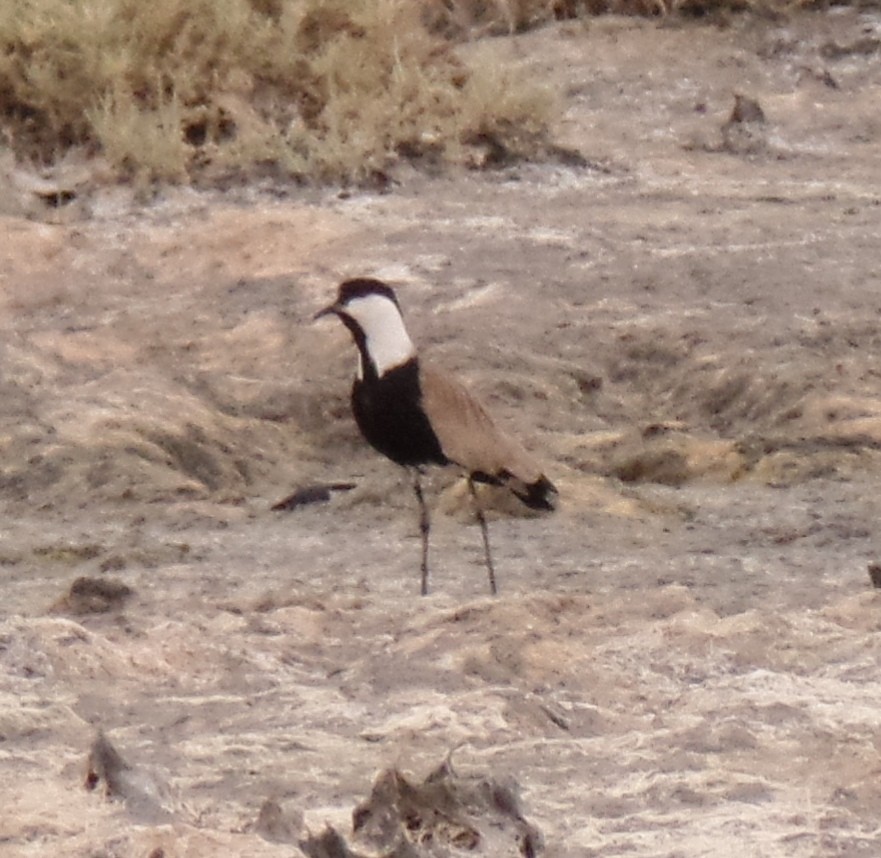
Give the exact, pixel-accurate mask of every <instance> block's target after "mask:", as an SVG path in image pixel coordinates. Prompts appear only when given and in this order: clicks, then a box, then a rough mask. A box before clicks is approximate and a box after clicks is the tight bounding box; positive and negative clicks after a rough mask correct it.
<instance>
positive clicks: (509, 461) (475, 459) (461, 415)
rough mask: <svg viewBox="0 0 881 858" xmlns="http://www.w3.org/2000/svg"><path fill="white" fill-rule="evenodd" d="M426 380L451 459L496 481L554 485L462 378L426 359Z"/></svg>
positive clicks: (430, 410) (426, 394) (434, 421)
mask: <svg viewBox="0 0 881 858" xmlns="http://www.w3.org/2000/svg"><path fill="white" fill-rule="evenodd" d="M420 386H421V389H422V407H423V408H424V410H425V413H426V414H427V415H428V419H429V420H430V421H431V426H432V428H433V429H434V432H435V434H436V435H437V439H438V441H440V445H441V449H442V450H443V451H444V455H445V456H446V457H447V458H448V459H450V460H451V461H452V462H455V463H456V464H457V465H461V466H462V467H463V468H465V469H466V470H467V471H468V472H469V473H471V474H475V473H476V474H484V475H485V476H486V477H489V478H490V479H492V480H494V481H495V480H498V481H499V482H501V483H512V482H515V483H517V482H519V483H522V484H523V487H525V488H527V489H528V487H530V486H533V485H535V484H537V483H541V484H542V485H547V487H548V488H549V489H551V490H552V489H553V486H551V484H550V482H549V481H548V480H547V479H546V478H545V477H544V475H543V474H542V468H541V465H540V464H539V463H538V462H537V461H536V459H535V458H534V457H533V456H532V455H531V454H530V453H529V452H528V451H527V450H526V449H525V448H524V447H523V446H522V445H521V444H520V442H519V441H517V440H516V439H515V438H512V437H511V436H510V435H507V434H505V433H504V432H502V431H501V430H500V429H499V428H498V427H497V426H496V425H495V423H494V422H493V419H492V418H491V417H490V416H489V414H488V413H487V411H486V409H485V408H484V407H483V405H482V404H481V403H480V401H479V400H478V399H476V398H475V397H474V396H472V394H471V393H469V392H468V390H467V389H466V388H465V387H464V386H463V385H462V384H460V383H459V382H458V381H456V380H455V379H454V378H451V377H450V376H449V375H447V374H445V373H441V372H439V371H438V370H436V369H434V368H433V367H432V366H430V365H425V364H422V363H421V362H420ZM511 487H512V489H514V491H515V492H517V494H520V492H519V491H517V488H516V487H515V486H514V485H512V486H511Z"/></svg>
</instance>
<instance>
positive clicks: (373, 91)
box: [0, 0, 551, 181]
mask: <svg viewBox="0 0 881 858" xmlns="http://www.w3.org/2000/svg"><path fill="white" fill-rule="evenodd" d="M423 11H424V10H423V7H422V5H421V3H419V2H414V0H150V2H149V3H145V2H143V0H40V2H30V0H6V2H4V3H2V4H0V127H2V131H3V134H4V136H5V138H6V140H7V142H8V145H9V146H10V148H11V149H12V150H13V151H14V152H15V154H16V156H17V157H18V158H20V159H24V160H30V161H35V162H39V163H48V162H52V161H53V160H55V159H58V158H59V157H61V156H62V155H64V154H65V153H66V152H68V151H69V150H71V149H72V148H82V149H84V150H85V151H86V152H87V153H89V154H96V155H97V154H103V156H104V157H105V158H106V160H107V161H108V162H109V163H110V164H111V165H112V166H113V167H114V168H115V169H116V170H117V172H118V173H119V174H121V175H123V176H127V177H134V178H136V179H139V180H141V181H150V180H154V179H160V180H172V181H185V180H193V179H196V180H209V181H210V180H216V179H217V178H218V177H221V176H225V175H229V174H230V173H242V172H246V173H247V172H253V171H254V170H271V171H273V172H279V173H281V174H285V175H288V176H294V177H303V178H313V179H317V180H333V181H339V180H363V179H365V178H368V177H370V176H374V175H377V174H382V172H383V171H385V170H386V169H388V167H389V165H390V164H392V163H394V162H395V160H397V159H400V158H402V157H407V158H429V159H432V160H433V161H438V162H444V161H460V162H461V161H468V160H469V159H470V160H474V159H475V158H476V160H477V161H481V157H479V156H477V155H475V149H477V150H479V151H490V150H492V152H497V151H498V149H499V147H501V149H502V151H504V152H505V153H506V154H508V155H511V156H512V157H513V156H528V155H532V154H536V152H537V151H538V150H540V149H541V147H542V145H544V144H543V141H544V140H545V139H546V135H547V128H548V121H549V116H550V113H551V102H550V99H549V98H548V97H547V96H546V95H545V94H543V93H542V92H541V91H539V90H538V89H537V88H536V87H535V86H533V85H527V84H525V83H524V82H523V81H516V80H514V79H513V78H512V77H511V75H509V74H507V73H504V72H502V71H501V70H499V69H492V68H471V67H468V66H466V65H464V64H463V63H462V62H461V61H460V60H459V59H458V58H457V57H456V55H455V53H454V52H453V50H452V48H451V47H450V44H449V43H448V42H447V41H446V40H444V39H443V38H442V36H440V35H439V34H437V33H432V32H430V31H429V30H428V29H427V28H426V26H425V20H424V18H423ZM481 147H482V148H481ZM493 147H495V148H493ZM484 160H485V159H484Z"/></svg>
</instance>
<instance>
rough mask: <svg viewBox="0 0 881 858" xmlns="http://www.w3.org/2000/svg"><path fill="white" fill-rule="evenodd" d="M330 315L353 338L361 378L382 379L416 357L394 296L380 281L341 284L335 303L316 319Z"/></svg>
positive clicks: (357, 281) (350, 281) (369, 279)
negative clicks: (341, 324) (334, 317)
mask: <svg viewBox="0 0 881 858" xmlns="http://www.w3.org/2000/svg"><path fill="white" fill-rule="evenodd" d="M330 315H335V316H338V317H339V319H340V321H341V322H342V323H343V324H344V325H345V326H346V327H347V328H348V329H349V332H350V333H351V334H352V338H353V339H354V340H355V345H357V346H358V351H359V352H360V353H361V377H364V376H368V375H370V374H371V373H375V375H376V376H378V377H381V376H383V375H384V374H385V373H386V372H388V370H390V369H394V368H395V367H396V366H400V365H401V364H404V363H406V362H407V361H408V360H411V359H412V358H414V357H416V347H415V346H414V345H413V341H412V340H411V339H410V336H409V334H408V333H407V329H406V328H405V327H404V319H403V316H402V315H401V308H400V305H399V304H398V299H397V296H396V295H395V293H394V290H393V289H392V288H391V286H388V285H387V284H385V283H383V282H382V281H381V280H374V279H372V278H368V277H359V278H357V279H355V280H346V281H345V282H344V283H342V284H340V287H339V291H338V292H337V297H336V300H335V301H334V302H333V303H332V304H330V305H328V306H327V307H325V308H324V309H323V310H320V311H319V312H318V313H316V314H315V318H316V319H320V318H323V317H324V316H330Z"/></svg>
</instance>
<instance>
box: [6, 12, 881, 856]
mask: <svg viewBox="0 0 881 858" xmlns="http://www.w3.org/2000/svg"><path fill="white" fill-rule="evenodd" d="M469 50H473V51H482V52H489V53H491V54H493V55H495V56H496V60H495V61H498V62H506V63H507V62H520V63H524V64H527V65H528V66H530V67H531V68H532V69H533V71H534V74H535V75H536V76H538V77H540V78H541V79H543V80H547V82H548V85H549V86H550V87H552V88H553V89H554V90H555V91H556V93H557V95H558V97H559V98H560V99H561V101H562V103H563V105H564V109H565V118H564V121H563V123H562V125H561V128H560V130H559V137H560V140H561V143H563V144H564V145H566V146H570V147H574V148H577V149H578V150H579V151H580V152H581V153H582V154H583V155H584V157H585V159H586V160H587V165H586V166H581V167H579V166H567V165H562V164H558V165H525V166H518V167H513V168H508V169H505V170H502V171H500V172H496V173H483V174H462V175H457V176H447V177H437V178H426V177H424V176H420V175H418V174H416V173H412V174H410V173H402V174H401V175H400V176H399V177H398V178H399V184H398V185H397V186H396V187H395V188H394V191H393V192H392V193H390V194H385V195H375V194H370V193H360V192H359V193H352V194H349V195H338V194H336V193H332V192H301V191H296V192H294V191H290V192H283V191H278V190H277V189H276V190H275V191H274V192H273V191H272V189H267V188H261V189H251V190H236V191H230V192H228V193H226V194H217V193H215V194H210V195H208V194H197V193H195V192H185V191H180V192H173V193H169V194H167V195H166V196H165V197H164V198H163V199H162V200H159V201H157V202H156V203H155V204H154V205H151V206H150V207H148V208H147V209H146V210H144V209H141V208H139V207H138V206H136V205H135V204H134V203H133V202H132V201H131V200H130V198H129V197H128V196H127V194H126V192H124V191H120V190H118V191H104V192H101V193H95V194H93V195H91V196H86V197H82V198H78V199H77V200H76V201H74V202H73V203H71V204H70V205H69V206H67V207H66V208H62V209H58V210H57V211H54V212H52V213H50V214H48V215H46V216H44V217H43V218H42V219H34V218H33V217H27V216H25V215H26V214H27V213H28V212H31V213H32V212H33V211H34V205H35V203H34V201H33V199H31V198H30V197H29V196H28V194H29V193H30V191H29V190H28V187H29V186H28V183H27V181H23V180H22V178H21V176H20V175H19V176H16V175H8V176H7V179H8V187H7V193H6V195H5V199H6V204H5V206H4V208H5V210H6V212H7V214H6V215H5V216H3V218H2V221H0V229H2V231H3V235H4V241H3V242H2V243H0V278H2V280H0V282H2V292H0V326H2V334H0V450H2V458H0V503H2V516H3V529H2V541H0V574H2V593H3V600H2V614H0V665H2V674H0V695H2V696H0V755H2V766H0V805H2V807H3V812H2V814H0V844H2V850H0V851H2V853H3V855H8V856H36V855H39V856H50V855H65V856H71V855H76V856H95V858H97V856H148V855H151V856H154V858H159V856H161V855H165V856H184V855H186V856H209V855H210V856H214V855H249V856H252V855H253V856H258V855H267V856H268V855H291V854H296V853H297V850H298V848H299V847H298V846H297V843H298V842H300V841H302V842H303V843H306V848H308V849H310V850H311V854H313V855H317V854H322V855H324V854H344V852H342V851H339V849H338V851H337V852H333V851H332V850H331V849H330V848H329V847H328V846H327V843H324V846H322V847H321V848H323V849H324V850H325V851H324V852H321V851H320V849H319V847H317V846H315V842H316V841H315V840H313V841H311V843H310V842H308V841H307V839H304V837H305V835H304V832H305V831H307V830H308V831H309V832H312V834H313V835H318V834H320V833H321V832H322V831H324V830H325V826H326V825H331V826H333V827H334V828H335V829H336V831H338V832H339V833H340V834H342V835H344V836H345V837H346V838H348V839H350V842H351V843H352V844H353V846H352V848H353V849H355V850H356V851H357V852H358V853H359V854H367V853H369V852H370V851H371V849H373V850H374V851H377V850H378V851H382V849H381V848H380V847H379V846H378V845H377V842H373V844H372V845H371V842H370V840H369V838H367V837H364V836H362V835H359V836H354V837H353V836H352V832H351V828H352V811H353V809H354V808H355V807H356V805H358V803H359V802H361V801H362V800H363V799H364V798H365V797H366V796H367V795H368V794H369V793H370V790H371V784H372V782H373V780H374V778H375V777H376V776H377V774H378V773H379V772H380V771H381V770H385V769H388V768H390V767H397V768H399V769H400V770H401V771H403V772H405V773H406V774H407V777H408V778H412V779H413V781H414V782H419V781H421V780H422V779H423V778H425V777H426V776H427V775H428V774H429V773H430V772H431V771H432V770H434V769H435V768H436V767H437V766H438V765H439V764H441V763H442V762H443V760H444V759H445V757H446V756H447V754H449V753H450V752H451V751H452V750H453V749H455V752H454V754H453V758H452V765H453V768H454V769H455V771H456V772H458V773H459V774H460V775H461V776H462V777H463V778H466V779H467V778H468V777H474V778H491V779H494V780H496V781H498V782H499V783H504V784H511V783H514V782H516V783H517V784H518V785H519V791H520V795H521V800H522V815H523V816H524V817H525V818H526V820H528V821H529V823H530V824H531V825H533V826H535V827H537V829H538V830H539V831H540V832H541V835H542V837H543V839H544V844H545V847H544V849H545V854H547V855H550V856H591V855H596V856H599V855H602V856H613V855H634V856H637V855H638V856H719V855H733V854H741V855H750V856H768V858H783V856H819V855H823V856H827V855H828V856H832V855H834V856H853V858H855V856H874V855H878V854H881V829H879V823H878V806H879V801H881V777H879V775H881V757H879V753H881V747H879V735H881V733H879V726H881V711H879V700H881V686H879V667H881V665H879V661H881V655H879V653H881V596H879V595H878V594H877V591H875V590H873V588H872V586H871V584H870V581H869V575H868V574H867V569H868V567H869V566H870V565H871V564H873V563H874V562H875V561H876V560H877V559H878V557H879V545H878V540H877V537H876V535H875V525H876V522H877V520H878V515H879V505H881V499H879V494H878V492H877V485H878V479H879V475H881V374H879V369H878V363H877V355H878V351H879V337H881V335H879V333H878V322H879V314H881V296H879V293H878V283H879V261H878V260H879V254H878V247H879V231H881V191H879V188H881V161H879V159H878V147H879V143H881V117H879V114H878V104H879V98H881V66H879V64H878V53H879V50H881V17H879V16H878V14H877V13H868V12H867V13H863V14H858V13H856V12H855V11H853V10H844V11H839V10H833V11H831V12H829V13H823V14H813V15H805V16H803V17H794V18H792V19H789V20H779V21H768V20H753V21H750V20H744V21H736V22H734V23H733V24H731V25H726V26H716V25H707V24H700V25H698V24H688V23H675V22H674V23H663V22H662V23H660V24H658V23H655V22H643V21H635V20H627V19H614V18H610V19H604V20H598V21H592V22H590V24H589V25H587V26H582V25H581V24H574V25H573V24H570V25H564V26H558V27H553V28H550V29H547V30H544V31H541V32H537V33H533V34H528V35H525V36H522V37H518V38H515V39H500V40H496V41H490V42H484V43H480V44H477V45H474V46H471V47H470V48H469ZM735 92H739V93H744V94H745V95H748V96H750V97H751V98H753V99H756V100H757V101H758V102H759V104H760V105H761V107H762V110H763V112H764V114H765V117H766V122H765V123H751V124H749V125H748V126H747V127H743V128H733V129H732V126H730V125H729V126H727V130H726V131H725V133H724V134H723V126H724V125H725V122H726V120H727V119H728V117H729V114H730V112H731V109H732V105H733V103H734V99H733V94H734V93H735ZM734 132H737V133H734ZM741 132H743V133H741ZM31 190H33V188H32V187H31ZM358 274H372V275H377V276H381V277H384V278H387V279H389V280H390V281H392V282H394V283H395V285H396V286H397V287H398V290H399V295H400V297H401V300H402V302H403V304H404V307H405V310H406V311H407V314H408V318H409V321H410V326H411V329H412V331H413V333H414V334H415V335H416V337H417V338H418V340H419V342H420V343H421V344H422V345H423V347H424V349H425V351H426V352H427V353H430V354H431V355H432V357H433V358H434V359H435V360H436V361H438V362H440V363H443V364H445V365H446V366H448V367H449V368H451V369H453V370H455V371H457V372H459V373H460V374H461V375H462V376H463V377H465V378H466V379H467V380H468V381H469V383H471V384H472V386H473V387H474V388H475V389H476V390H478V391H480V393H481V394H482V395H483V396H484V398H485V399H486V400H487V401H488V402H489V403H490V405H491V407H492V408H493V410H494V411H495V413H496V414H497V415H498V416H499V418H500V420H502V421H503V422H504V423H505V424H506V425H507V426H509V427H510V428H511V429H512V430H514V431H517V432H519V433H520V434H521V435H522V436H523V437H524V439H525V440H526V441H527V443H528V444H529V446H531V447H532V448H533V449H534V450H535V451H537V452H538V453H539V454H540V455H541V456H542V457H543V458H544V459H545V460H546V461H547V463H548V472H549V474H550V475H551V476H552V478H553V479H554V480H555V482H556V483H557V484H558V486H559V488H560V490H561V495H562V508H561V509H560V511H559V512H557V513H556V514H554V515H552V516H548V517H541V518H512V517H509V516H506V515H498V516H497V517H496V518H495V520H494V521H493V522H492V523H491V534H492V539H493V545H494V549H495V554H496V560H497V566H498V575H499V581H500V589H501V593H500V595H499V597H498V598H496V599H491V598H489V597H488V596H487V595H486V581H485V575H484V570H483V568H482V565H481V557H482V553H481V545H480V536H479V532H478V530H477V528H476V527H475V526H473V523H472V522H471V521H470V517H469V515H468V513H467V509H466V507H465V505H464V492H463V489H462V486H461V485H460V484H457V483H456V482H455V480H454V479H453V478H452V477H451V476H444V475H440V476H439V477H438V478H437V479H435V480H434V483H433V487H432V496H433V497H434V498H435V503H436V506H437V508H438V513H437V515H436V516H435V518H436V530H435V537H434V579H433V583H434V592H433V594H432V595H430V596H429V597H427V598H424V599H420V598H419V597H418V596H417V593H418V570H417V564H418V552H419V542H418V531H417V528H416V518H415V510H414V503H413V499H412V497H411V493H410V489H409V487H408V485H407V482H406V480H405V479H403V478H402V475H401V474H399V473H398V472H397V471H396V469H395V468H394V466H392V465H390V464H389V463H387V462H384V461H383V460H381V459H380V458H379V457H378V456H376V455H375V454H373V453H372V452H371V451H370V450H368V449H366V448H365V446H364V444H363V443H362V442H361V441H360V439H359V438H358V436H357V434H356V432H355V430H354V427H353V424H352V421H351V417H350V414H349V410H348V388H349V378H350V373H351V370H352V367H353V363H354V354H353V350H352V347H351V345H350V343H349V342H348V338H347V335H346V333H345V331H344V330H343V329H342V328H341V326H338V325H333V324H330V323H324V324H320V325H312V324H309V322H308V320H309V318H310V316H311V314H312V313H313V312H314V311H315V310H316V309H317V308H319V307H320V306H322V305H323V304H324V303H326V302H327V300H328V299H329V297H330V296H331V295H332V294H333V292H334V289H335V286H336V283H337V282H338V281H339V280H340V279H341V278H343V277H345V276H352V275H358ZM349 480H350V481H353V482H355V483H357V487H356V488H355V489H354V490H353V491H351V492H345V493H339V494H336V495H334V497H333V498H332V499H331V501H330V502H329V503H326V504H318V505H312V506H306V507H302V508H299V509H296V510H294V511H292V512H289V513H275V512H271V511H270V510H269V507H270V506H271V504H272V503H273V502H274V501H276V500H278V499H279V498H280V497H283V496H284V495H286V494H288V493H289V492H290V491H292V490H293V489H294V488H296V487H297V486H303V485H308V484H310V483H314V482H316V481H328V482H331V481H349ZM441 510H443V511H445V512H446V513H447V514H441ZM83 577H87V578H91V579H95V580H94V581H92V582H91V583H88V582H87V583H86V584H85V585H84V584H82V583H81V584H79V585H77V586H75V587H74V586H73V584H74V582H75V581H76V580H77V579H80V578H83ZM96 582H97V583H96ZM114 582H115V583H117V584H119V585H120V586H119V587H118V588H117V589H116V590H115V591H114V590H113V588H112V587H108V586H107V585H108V584H114ZM121 585H124V587H123V586H121ZM125 588H128V589H129V590H130V591H131V592H130V593H128V595H126V593H127V591H126V589H125ZM98 729H102V730H103V731H104V732H105V734H106V736H107V737H108V738H109V740H110V741H111V742H112V743H113V744H114V746H115V747H116V748H117V750H118V752H119V753H120V754H121V755H122V757H123V758H124V759H125V761H126V764H127V766H128V767H127V768H125V767H120V766H119V765H117V770H116V773H115V774H114V773H113V772H110V771H107V770H105V769H107V768H108V767H109V766H110V764H109V763H108V764H107V765H106V766H105V768H104V769H102V768H101V766H97V768H96V766H95V764H94V759H93V765H92V771H91V776H90V777H87V770H88V768H89V767H88V766H87V757H88V755H89V749H90V747H91V746H92V743H93V740H94V738H95V735H96V732H97V731H98ZM105 763H107V760H105ZM87 786H92V787H95V788H94V789H91V790H90V789H87V788H86V787H87ZM107 793H110V795H109V796H108V795H107ZM493 794H495V793H493ZM267 801H271V802H274V804H268V805H267V804H266V802H267ZM261 808H263V812H262V813H261ZM475 813H476V811H475ZM514 815H515V816H516V814H514ZM258 817H259V819H258ZM508 822H510V819H509V820H508ZM507 824H508V823H507V822H505V821H504V820H502V821H499V819H497V818H496V817H492V818H491V819H490V820H489V822H487V821H486V820H484V824H483V827H482V828H481V826H480V825H478V824H477V823H476V822H475V827H474V830H475V831H477V832H478V834H475V835H474V837H470V835H469V837H470V839H469V838H468V837H466V838H464V839H463V837H462V829H456V831H458V832H459V833H458V834H456V833H455V831H454V830H453V828H451V827H450V826H447V828H443V826H440V827H438V828H436V830H434V831H433V833H432V837H433V840H432V841H431V842H423V843H422V844H421V845H419V846H418V847H416V848H417V849H418V851H417V852H414V853H408V852H406V851H401V852H399V853H395V854H401V855H403V854H419V855H423V854H425V855H429V854H439V855H442V854H460V853H464V852H470V853H472V854H487V855H489V854H492V855H505V854H511V855H518V854H527V853H528V851H529V850H528V849H527V848H526V847H525V846H524V843H525V841H524V839H523V837H522V836H521V835H522V832H521V834H518V833H517V831H515V830H514V829H513V828H510V830H509V829H508V828H505V825H507ZM451 831H452V832H453V833H450V832H451ZM490 831H491V832H494V834H493V836H492V837H491V836H490V835H489V834H487V832H490ZM518 831H519V829H518ZM445 832H446V833H445ZM500 832H501V833H500ZM411 833H412V832H411ZM478 835H479V836H478ZM475 837H476V838H477V839H474V838H475ZM506 838H507V839H506ZM518 838H519V839H518ZM423 840H424V838H423ZM533 847H534V844H533V846H530V847H529V848H533ZM340 848H341V847H340ZM383 848H384V847H383Z"/></svg>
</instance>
